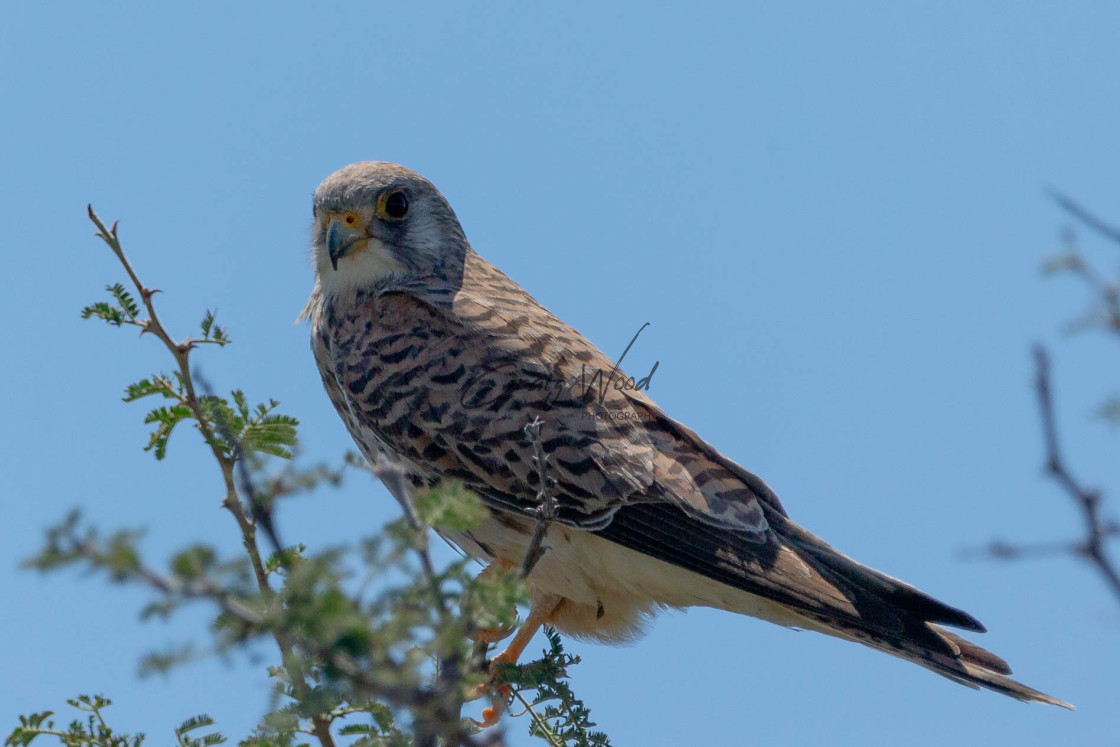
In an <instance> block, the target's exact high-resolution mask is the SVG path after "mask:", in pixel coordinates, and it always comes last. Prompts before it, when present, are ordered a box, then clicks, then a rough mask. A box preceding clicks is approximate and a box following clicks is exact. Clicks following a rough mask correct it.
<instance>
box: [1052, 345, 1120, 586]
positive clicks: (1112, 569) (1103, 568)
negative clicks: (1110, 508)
mask: <svg viewBox="0 0 1120 747" xmlns="http://www.w3.org/2000/svg"><path fill="white" fill-rule="evenodd" d="M1034 357H1035V367H1036V373H1035V376H1036V378H1035V389H1036V392H1037V394H1038V405H1039V410H1040V412H1041V414H1042V433H1043V438H1044V440H1045V443H1046V471H1047V473H1048V474H1049V475H1050V476H1051V477H1052V478H1053V479H1054V480H1055V481H1057V482H1058V484H1059V485H1061V486H1062V488H1063V489H1065V491H1066V493H1067V494H1068V495H1069V496H1070V498H1072V499H1073V501H1074V503H1075V504H1076V505H1077V507H1078V508H1079V509H1080V510H1081V516H1082V518H1083V519H1084V521H1085V533H1086V536H1085V539H1084V540H1082V541H1081V542H1080V543H1079V545H1078V546H1077V552H1078V554H1079V555H1081V556H1082V557H1084V558H1085V559H1086V560H1088V561H1089V562H1090V563H1091V564H1092V565H1093V566H1094V567H1095V568H1096V569H1097V570H1098V571H1099V572H1100V574H1101V575H1102V576H1103V577H1104V579H1105V582H1106V583H1107V584H1108V586H1109V587H1110V588H1111V589H1112V592H1113V594H1115V595H1116V596H1117V598H1118V599H1120V571H1118V570H1117V567H1116V566H1115V565H1114V564H1113V562H1112V559H1111V558H1110V557H1109V555H1108V552H1107V549H1106V547H1105V542H1106V540H1107V539H1108V538H1109V537H1110V536H1112V535H1115V534H1116V533H1117V528H1116V526H1115V525H1114V524H1112V523H1110V522H1108V521H1107V520H1105V519H1104V518H1103V517H1102V516H1101V493H1100V491H1099V490H1096V489H1094V488H1088V487H1085V486H1084V485H1082V484H1081V483H1080V482H1078V481H1077V480H1076V479H1075V478H1074V477H1073V475H1072V474H1071V473H1070V471H1069V469H1068V467H1066V464H1065V461H1064V460H1063V459H1062V452H1061V448H1060V445H1059V443H1058V428H1057V424H1056V421H1055V418H1054V399H1053V394H1052V391H1051V386H1050V357H1049V355H1048V354H1047V352H1046V349H1045V348H1044V347H1042V346H1041V345H1038V346H1036V347H1035V349H1034Z"/></svg>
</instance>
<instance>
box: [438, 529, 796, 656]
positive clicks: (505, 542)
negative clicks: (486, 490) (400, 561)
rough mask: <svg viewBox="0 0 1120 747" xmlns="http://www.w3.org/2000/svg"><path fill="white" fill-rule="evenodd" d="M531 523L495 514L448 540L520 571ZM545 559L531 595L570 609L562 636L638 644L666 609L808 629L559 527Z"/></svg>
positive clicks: (738, 594)
mask: <svg viewBox="0 0 1120 747" xmlns="http://www.w3.org/2000/svg"><path fill="white" fill-rule="evenodd" d="M532 531H533V521H532V520H531V519H529V518H527V517H520V516H515V515H512V514H507V513H501V514H493V513H492V514H491V515H490V516H489V517H488V518H486V519H485V520H483V521H482V522H481V523H480V524H479V525H478V526H477V527H475V528H474V529H472V530H471V531H470V532H469V533H450V532H445V533H444V537H445V538H446V539H448V540H449V541H450V542H453V543H454V544H456V545H458V546H459V547H460V548H462V550H463V551H464V552H466V553H467V554H468V555H471V556H473V557H475V558H478V559H479V560H481V561H483V562H485V563H495V562H499V563H505V564H509V565H511V566H513V567H520V566H521V564H522V562H523V560H524V557H525V552H526V550H527V549H528V543H529V537H530V536H531V535H532ZM544 547H545V548H546V551H545V554H544V555H543V556H542V557H541V559H540V560H539V561H538V562H537V564H536V566H535V567H534V568H533V571H532V573H531V574H530V575H529V579H528V585H529V591H530V595H531V596H532V597H534V598H539V597H541V596H544V595H549V594H551V595H556V596H559V597H562V598H563V600H564V601H563V602H562V603H561V605H560V607H559V608H558V610H557V612H556V614H555V615H554V616H553V618H552V620H551V623H552V624H553V625H554V626H555V627H556V628H557V629H558V630H560V631H561V632H563V633H567V634H569V635H573V636H576V637H580V638H586V639H591V640H597V641H602V642H608V643H622V642H627V641H632V640H634V639H636V638H638V637H640V636H641V635H643V634H644V633H645V632H646V629H647V628H648V626H649V623H650V622H651V621H652V618H653V616H654V615H655V614H656V613H657V612H659V611H660V610H662V609H665V608H675V609H681V608H684V607H691V606H698V605H699V606H705V607H715V608H718V609H725V610H729V611H733V612H739V613H741V614H747V615H752V616H755V617H761V618H763V619H766V620H770V621H771V622H775V623H778V624H780V625H793V626H798V627H803V626H804V621H803V620H801V619H800V618H799V617H798V616H792V615H790V614H789V610H788V609H786V608H782V607H780V606H779V605H775V604H774V603H772V602H769V601H768V600H764V599H762V598H760V597H757V596H754V595H752V594H747V593H746V592H743V591H740V590H738V589H734V588H732V587H730V586H727V585H725V584H721V583H718V582H716V581H713V580H712V579H709V578H706V577H704V576H701V575H699V574H697V573H693V572H692V571H687V570H685V569H683V568H678V567H677V566H674V565H672V564H670V563H666V562H664V561H661V560H658V559H656V558H653V557H650V556H648V555H644V554H642V553H639V552H636V551H634V550H631V549H629V548H626V547H623V546H622V545H619V544H616V543H614V542H611V541H609V540H606V539H604V538H602V537H600V536H598V535H596V534H594V533H592V532H587V531H583V530H580V529H575V528H572V527H568V526H564V525H560V524H553V525H552V526H551V527H550V528H549V530H548V533H547V535H546V536H545V541H544Z"/></svg>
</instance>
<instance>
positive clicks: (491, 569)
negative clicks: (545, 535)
mask: <svg viewBox="0 0 1120 747" xmlns="http://www.w3.org/2000/svg"><path fill="white" fill-rule="evenodd" d="M513 567H514V565H513V563H511V562H509V561H508V560H498V561H497V562H495V563H491V564H490V565H488V566H486V568H484V569H483V571H482V573H480V574H478V578H479V579H485V578H488V577H490V576H493V575H494V574H495V573H496V572H498V571H499V570H502V571H508V570H510V569H512V568H513ZM513 630H514V628H513V627H512V626H510V625H495V626H494V627H490V628H485V627H479V628H475V629H474V630H472V631H471V632H470V633H468V634H467V637H468V638H470V639H471V640H472V641H478V642H479V643H497V642H498V641H500V640H503V639H505V638H508V637H509V635H510V634H511V633H513Z"/></svg>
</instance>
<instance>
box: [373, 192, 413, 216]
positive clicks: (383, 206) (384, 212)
mask: <svg viewBox="0 0 1120 747" xmlns="http://www.w3.org/2000/svg"><path fill="white" fill-rule="evenodd" d="M377 212H378V214H379V215H380V216H381V217H382V218H384V219H385V220H401V219H402V218H404V216H405V215H406V214H407V213H408V196H407V195H406V194H405V193H404V192H401V191H400V190H397V191H396V192H389V193H388V194H382V195H381V197H379V198H378V200H377Z"/></svg>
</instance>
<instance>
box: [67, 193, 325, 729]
mask: <svg viewBox="0 0 1120 747" xmlns="http://www.w3.org/2000/svg"><path fill="white" fill-rule="evenodd" d="M87 210H88V212H89V219H90V220H91V221H93V224H94V225H95V226H97V231H98V233H97V235H98V237H99V238H100V239H101V240H102V241H104V242H105V243H106V244H107V245H108V246H109V248H110V249H111V250H112V251H113V254H115V255H116V257H117V260H118V261H119V262H120V263H121V265H123V266H124V269H125V272H127V273H128V277H129V279H130V280H131V281H132V284H133V286H134V287H135V288H136V292H137V293H138V294H139V295H140V299H141V300H142V301H143V303H144V307H145V309H147V312H148V318H147V319H145V320H143V321H142V322H140V325H141V334H143V333H145V332H148V333H151V334H153V335H155V336H156V337H157V338H158V339H159V340H160V341H161V342H162V343H163V344H164V346H165V347H166V348H167V349H168V351H170V353H171V355H172V356H173V357H174V358H175V363H176V364H177V365H178V367H179V377H180V380H181V381H182V383H183V388H184V390H185V393H186V396H185V404H186V405H187V407H189V408H190V410H191V413H192V414H193V415H194V418H195V421H196V422H197V423H198V430H199V431H200V432H201V433H202V437H203V440H205V441H206V444H207V445H208V446H209V447H210V451H211V453H212V454H213V456H214V459H216V460H217V462H218V466H219V467H220V468H221V472H222V479H223V481H224V483H225V490H226V494H225V497H224V498H223V500H222V507H223V508H225V509H226V510H228V511H229V512H230V514H232V515H233V517H234V519H235V520H236V521H237V526H238V528H239V529H240V530H241V540H242V546H243V547H244V548H245V552H246V553H247V554H248V556H249V562H250V565H251V566H252V568H253V576H254V578H255V579H256V582H257V587H258V589H259V590H260V592H261V594H262V595H263V596H264V598H265V599H266V600H269V601H271V600H272V599H274V598H275V592H274V591H273V589H272V586H271V585H270V584H269V580H268V572H267V571H266V570H265V567H264V563H263V562H262V560H261V554H260V548H259V547H258V546H257V525H256V522H255V521H254V520H253V519H252V518H251V517H250V516H249V515H247V514H246V513H245V506H244V504H243V503H242V500H241V496H240V494H239V493H238V488H237V480H236V476H235V473H234V471H235V468H236V466H237V462H238V459H237V456H238V455H237V454H236V453H235V454H231V455H227V454H226V453H225V452H224V451H223V450H222V447H221V445H220V443H219V440H218V439H217V438H216V436H215V433H214V427H213V424H212V423H211V421H210V418H209V417H208V416H207V413H206V411H205V409H204V408H203V407H202V402H201V400H200V399H199V397H198V394H197V393H196V391H195V385H194V378H193V377H192V374H191V370H190V352H191V350H193V349H194V348H195V347H196V342H195V341H194V340H191V339H190V338H187V339H186V340H184V341H183V342H175V340H173V339H172V338H171V335H170V334H168V332H167V329H166V328H165V327H164V326H163V323H162V322H161V321H160V319H159V315H158V314H157V313H156V308H155V304H154V303H153V302H152V297H153V296H154V295H155V294H156V293H158V292H159V291H158V290H156V289H154V288H149V287H147V286H146V285H144V283H143V282H141V280H140V276H139V275H137V273H136V271H135V270H134V269H133V267H132V263H131V262H129V261H128V257H126V256H125V253H124V249H123V248H122V247H121V242H120V239H119V237H118V236H117V224H116V223H113V226H112V228H108V227H106V226H105V224H104V223H103V222H102V221H101V218H100V217H98V215H97V213H96V212H94V210H93V206H92V205H90V206H88V208H87ZM230 443H236V442H235V441H232V440H230ZM274 539H275V538H274ZM149 581H151V579H149ZM273 639H274V640H275V641H276V645H277V647H278V648H279V649H280V653H281V656H282V657H283V659H284V660H285V661H287V660H289V659H290V658H291V657H292V655H293V653H294V651H295V642H294V640H293V639H292V638H291V636H290V635H288V634H286V633H283V632H281V631H279V630H274V631H273ZM293 688H294V689H295V691H296V694H297V695H298V696H301V697H304V696H306V695H309V694H310V692H311V688H310V686H309V685H307V683H306V682H303V681H299V680H293ZM312 723H313V724H314V725H315V736H316V737H317V738H318V739H319V742H320V744H321V745H322V747H335V743H334V737H333V736H332V735H331V732H330V721H329V719H327V718H325V717H321V716H320V717H312Z"/></svg>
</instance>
